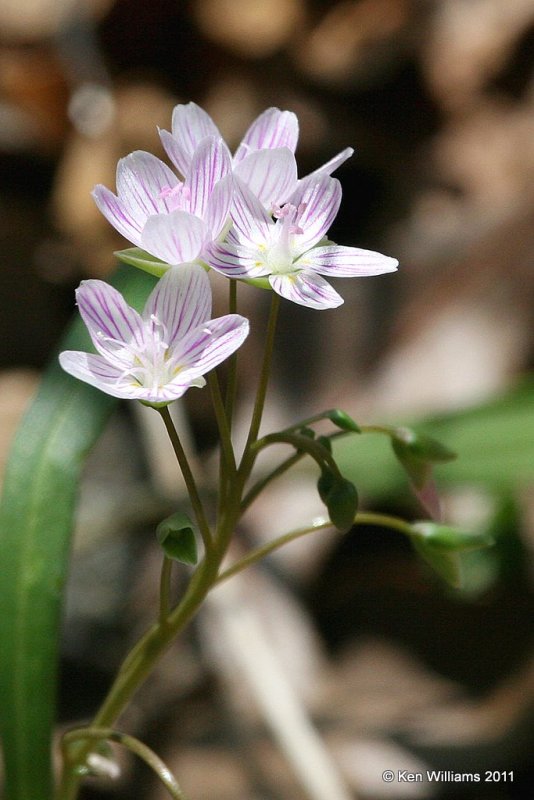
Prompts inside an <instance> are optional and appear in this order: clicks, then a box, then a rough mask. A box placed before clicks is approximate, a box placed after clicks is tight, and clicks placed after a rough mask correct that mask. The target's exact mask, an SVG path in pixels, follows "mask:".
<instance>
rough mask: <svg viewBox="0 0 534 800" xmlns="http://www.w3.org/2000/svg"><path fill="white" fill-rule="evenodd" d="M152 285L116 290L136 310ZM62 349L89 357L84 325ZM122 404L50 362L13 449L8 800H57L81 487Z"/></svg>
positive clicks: (3, 518)
mask: <svg viewBox="0 0 534 800" xmlns="http://www.w3.org/2000/svg"><path fill="white" fill-rule="evenodd" d="M154 282H155V281H154V279H153V278H151V277H150V276H148V275H146V274H144V273H141V272H138V271H136V270H135V271H134V270H127V269H121V270H119V271H118V273H117V274H116V276H115V278H114V279H113V281H112V283H113V284H114V285H115V286H116V288H118V289H119V290H120V291H122V292H123V293H124V295H125V297H126V299H127V301H128V302H129V303H130V304H131V305H134V306H135V305H137V306H140V305H143V303H144V300H145V298H146V296H147V295H148V293H149V292H150V290H151V288H152V287H153V285H154ZM61 349H81V350H90V349H91V347H90V343H89V340H88V337H87V334H86V332H85V328H84V326H83V325H82V323H81V321H80V320H79V319H78V320H76V321H75V322H74V323H73V325H72V327H71V329H70V331H69V332H68V334H67V335H66V337H65V339H64V340H63V342H62V343H61ZM116 402H117V401H116V400H115V399H114V398H111V397H108V396H107V395H103V394H101V393H100V392H98V391H97V390H95V389H93V388H92V387H90V386H87V385H86V384H83V383H80V382H79V381H76V380H74V379H73V378H71V376H69V375H67V374H66V373H64V372H63V371H62V370H61V368H60V367H59V364H58V362H57V358H56V357H54V358H53V359H52V363H51V364H50V366H49V367H48V369H47V371H46V373H45V375H44V377H43V380H42V383H41V386H40V388H39V390H38V393H37V395H36V397H35V399H34V401H33V403H32V405H31V406H30V408H29V410H28V412H27V413H26V415H25V417H24V419H23V421H22V423H21V426H20V428H19V431H18V433H17V435H16V437H15V441H14V443H13V446H12V449H11V454H10V458H9V462H8V465H7V469H6V474H5V480H4V489H3V496H2V501H1V503H0V537H1V550H2V557H1V570H0V609H1V611H0V642H1V646H0V730H1V733H2V740H3V750H4V762H5V773H6V800H29V798H31V799H32V800H51V798H52V792H53V777H52V766H51V737H52V730H53V726H54V721H55V703H56V682H57V663H58V632H59V625H60V618H61V601H62V596H63V588H64V585H65V580H66V574H67V567H68V558H69V550H70V539H71V533H72V527H73V515H74V510H75V505H76V498H77V491H78V484H79V479H80V473H81V470H82V467H83V464H84V462H85V458H86V456H87V454H88V452H89V450H90V449H91V447H92V446H93V444H94V443H95V441H96V440H97V438H98V436H99V435H100V433H101V431H102V430H103V428H104V426H105V424H106V422H107V420H108V418H109V416H110V414H111V411H112V410H113V408H114V407H115V405H116Z"/></svg>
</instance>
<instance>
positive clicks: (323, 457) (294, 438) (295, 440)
mask: <svg viewBox="0 0 534 800" xmlns="http://www.w3.org/2000/svg"><path fill="white" fill-rule="evenodd" d="M284 442H285V443H287V444H291V445H293V447H294V448H295V449H296V450H298V451H299V452H303V453H307V454H308V455H309V456H311V457H312V458H313V459H314V460H315V461H316V462H317V463H318V464H319V466H320V467H322V466H323V464H327V466H328V467H329V468H330V470H331V471H332V472H333V473H334V474H335V475H338V476H339V475H340V472H339V467H338V465H337V464H336V462H335V460H334V458H333V457H332V454H331V453H330V452H329V450H328V449H327V448H326V447H325V446H324V445H322V444H321V443H320V442H319V441H317V440H316V439H310V438H309V437H308V436H303V435H302V434H298V433H286V432H285V431H282V432H281V433H269V434H268V435H267V436H263V437H262V438H261V439H258V440H257V441H256V442H255V443H254V444H252V445H251V449H252V450H253V451H255V452H259V451H260V450H263V448H264V447H268V446H269V445H270V444H280V443H284Z"/></svg>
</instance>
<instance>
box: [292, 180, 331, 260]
mask: <svg viewBox="0 0 534 800" xmlns="http://www.w3.org/2000/svg"><path fill="white" fill-rule="evenodd" d="M290 202H291V203H292V204H293V205H295V206H297V207H298V206H300V205H303V206H304V210H303V212H302V214H301V215H300V217H299V223H298V224H299V227H300V228H301V229H302V231H303V232H302V233H300V234H299V233H297V234H295V237H294V250H295V252H296V253H299V254H300V253H303V252H304V251H305V250H308V249H309V248H310V247H313V245H314V244H317V242H319V241H320V240H321V239H322V238H323V236H324V235H325V233H326V232H327V231H328V229H329V228H330V226H331V225H332V223H333V221H334V220H335V218H336V214H337V212H338V209H339V204H340V203H341V184H340V183H339V181H338V180H336V179H335V178H331V177H330V176H329V175H321V176H320V177H319V178H309V177H308V178H305V179H304V180H303V181H302V182H301V184H300V186H299V187H298V189H297V191H296V192H295V193H294V195H293V196H292V197H291V200H290Z"/></svg>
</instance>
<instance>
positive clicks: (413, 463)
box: [391, 428, 456, 489]
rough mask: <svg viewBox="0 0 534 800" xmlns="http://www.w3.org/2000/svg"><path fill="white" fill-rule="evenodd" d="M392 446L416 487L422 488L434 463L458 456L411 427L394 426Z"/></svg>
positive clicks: (450, 459)
mask: <svg viewBox="0 0 534 800" xmlns="http://www.w3.org/2000/svg"><path fill="white" fill-rule="evenodd" d="M391 446H392V448H393V452H394V453H395V455H396V457H397V459H398V460H399V462H400V463H401V464H402V466H403V468H404V469H405V470H406V472H407V474H408V476H409V478H410V480H411V481H412V483H413V484H414V486H415V488H416V489H422V488H423V486H424V485H425V484H426V483H427V481H428V480H429V479H430V475H431V472H432V465H433V464H436V463H444V462H446V461H452V460H453V459H454V458H456V453H454V452H453V451H452V450H449V448H448V447H445V445H443V444H441V442H438V441H437V440H436V439H433V438H432V437H430V436H425V435H424V434H420V433H416V432H415V431H414V430H412V429H411V428H393V429H392V430H391Z"/></svg>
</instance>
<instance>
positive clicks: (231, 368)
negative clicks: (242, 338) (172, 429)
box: [224, 280, 238, 431]
mask: <svg viewBox="0 0 534 800" xmlns="http://www.w3.org/2000/svg"><path fill="white" fill-rule="evenodd" d="M228 285H229V288H228V313H229V314H237V281H232V280H229V281H228ZM237 355H238V351H237V350H236V352H235V353H233V354H232V355H231V356H230V358H229V359H228V380H227V382H226V397H225V403H224V408H225V412H226V419H227V420H228V428H229V430H230V431H231V430H232V421H233V417H234V408H235V401H236V395H237Z"/></svg>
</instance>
